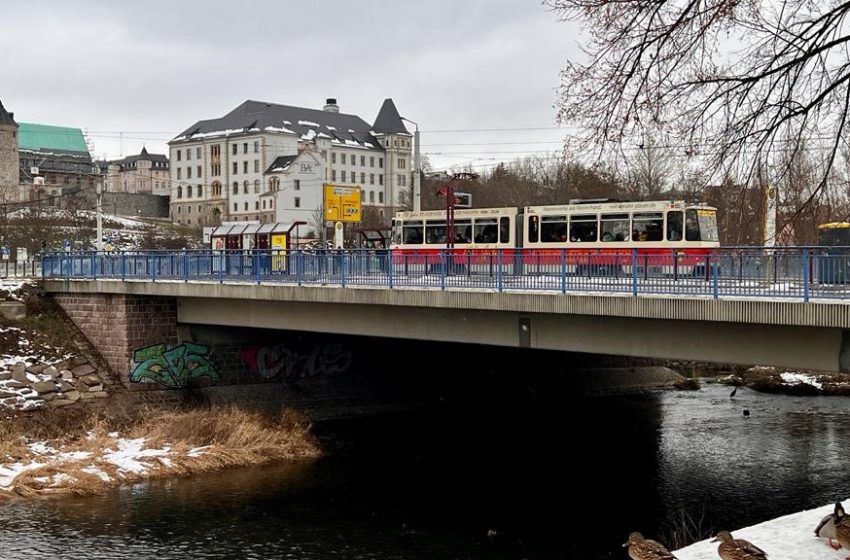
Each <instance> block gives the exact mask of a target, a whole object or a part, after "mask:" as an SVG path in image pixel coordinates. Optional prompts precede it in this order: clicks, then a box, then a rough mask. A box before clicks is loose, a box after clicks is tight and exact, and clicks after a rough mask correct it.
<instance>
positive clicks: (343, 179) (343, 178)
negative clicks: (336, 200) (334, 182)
mask: <svg viewBox="0 0 850 560" xmlns="http://www.w3.org/2000/svg"><path fill="white" fill-rule="evenodd" d="M342 182H343V183H344V182H345V170H344V169H343V170H342Z"/></svg>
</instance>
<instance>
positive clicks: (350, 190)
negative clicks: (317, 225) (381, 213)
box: [324, 183, 360, 222]
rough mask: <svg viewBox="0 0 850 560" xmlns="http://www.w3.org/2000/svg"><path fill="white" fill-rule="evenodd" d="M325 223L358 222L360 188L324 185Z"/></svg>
mask: <svg viewBox="0 0 850 560" xmlns="http://www.w3.org/2000/svg"><path fill="white" fill-rule="evenodd" d="M324 208H325V221H327V222H359V221H360V187H340V186H337V185H331V184H327V183H326V184H325V198H324Z"/></svg>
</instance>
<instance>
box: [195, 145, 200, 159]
mask: <svg viewBox="0 0 850 560" xmlns="http://www.w3.org/2000/svg"><path fill="white" fill-rule="evenodd" d="M195 156H196V157H197V158H198V159H201V148H200V146H199V147H198V149H197V150H195Z"/></svg>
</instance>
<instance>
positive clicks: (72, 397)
mask: <svg viewBox="0 0 850 560" xmlns="http://www.w3.org/2000/svg"><path fill="white" fill-rule="evenodd" d="M65 398H66V399H68V400H69V401H78V400H80V392H79V391H68V392H67V393H65Z"/></svg>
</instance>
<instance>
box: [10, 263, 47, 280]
mask: <svg viewBox="0 0 850 560" xmlns="http://www.w3.org/2000/svg"><path fill="white" fill-rule="evenodd" d="M40 276H41V260H39V259H32V260H27V261H12V260H5V261H0V279H4V278H39V277H40Z"/></svg>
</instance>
